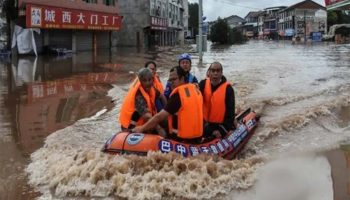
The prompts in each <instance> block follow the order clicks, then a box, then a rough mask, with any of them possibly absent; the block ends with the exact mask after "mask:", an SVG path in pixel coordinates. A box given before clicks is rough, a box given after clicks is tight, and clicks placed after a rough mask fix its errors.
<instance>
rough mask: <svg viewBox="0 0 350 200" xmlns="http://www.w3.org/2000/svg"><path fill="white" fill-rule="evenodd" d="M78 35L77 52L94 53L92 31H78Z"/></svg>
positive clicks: (76, 33)
mask: <svg viewBox="0 0 350 200" xmlns="http://www.w3.org/2000/svg"><path fill="white" fill-rule="evenodd" d="M75 35H76V45H77V51H92V49H93V46H92V44H93V37H92V31H77V32H75Z"/></svg>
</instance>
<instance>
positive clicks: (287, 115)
mask: <svg viewBox="0 0 350 200" xmlns="http://www.w3.org/2000/svg"><path fill="white" fill-rule="evenodd" d="M349 91H350V90H349V87H348V85H347V86H346V87H345V86H342V87H337V88H336V89H334V90H332V89H330V90H327V92H325V91H323V92H320V93H317V94H312V95H306V96H300V97H292V98H289V97H286V98H278V99H277V100H276V99H271V100H268V101H267V100H263V101H262V102H260V103H256V106H255V107H256V110H258V113H259V114H260V115H261V116H262V117H261V119H260V123H259V127H258V130H257V131H256V134H255V135H254V136H253V138H252V139H251V141H250V142H249V145H248V146H247V147H246V148H245V149H246V152H247V153H248V152H249V153H248V155H251V153H253V154H256V153H258V152H259V153H268V154H278V153H281V152H289V151H311V150H320V149H323V150H324V149H333V148H337V147H338V146H339V142H341V141H343V140H346V139H347V138H349V137H350V128H349V127H350V118H349V119H347V121H348V122H347V123H346V125H345V127H340V125H339V123H340V122H341V121H342V120H341V119H339V117H338V116H337V115H338V114H339V112H341V110H342V109H344V108H347V107H349V106H350V95H349V94H350V92H349ZM259 108H260V109H259Z"/></svg>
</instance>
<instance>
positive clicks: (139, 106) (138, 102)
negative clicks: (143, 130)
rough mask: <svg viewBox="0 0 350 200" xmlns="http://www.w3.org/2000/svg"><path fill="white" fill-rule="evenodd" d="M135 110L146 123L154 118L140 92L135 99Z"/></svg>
mask: <svg viewBox="0 0 350 200" xmlns="http://www.w3.org/2000/svg"><path fill="white" fill-rule="evenodd" d="M135 110H136V111H137V112H138V113H139V115H140V116H141V118H142V119H143V120H144V121H148V120H149V119H150V118H151V117H152V114H151V111H150V110H148V107H147V102H146V100H145V98H144V97H143V96H142V95H141V93H139V92H137V94H136V97H135Z"/></svg>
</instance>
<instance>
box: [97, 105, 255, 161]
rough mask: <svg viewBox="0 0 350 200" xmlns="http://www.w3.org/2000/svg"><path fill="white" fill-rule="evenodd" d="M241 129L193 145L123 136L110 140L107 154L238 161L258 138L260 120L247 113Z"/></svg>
mask: <svg viewBox="0 0 350 200" xmlns="http://www.w3.org/2000/svg"><path fill="white" fill-rule="evenodd" d="M236 120H237V122H238V123H237V128H236V129H235V130H232V131H230V132H229V133H228V134H227V135H226V136H225V137H223V138H212V139H209V140H208V139H205V140H204V141H203V142H202V143H199V144H190V143H186V142H181V141H177V140H172V139H167V138H164V137H162V136H160V135H155V134H144V133H131V132H119V133H116V134H115V135H113V136H112V137H111V138H110V139H108V140H107V141H106V143H105V145H104V147H103V148H102V151H103V152H106V153H112V154H137V155H146V154H147V152H148V151H161V152H163V153H169V152H175V153H179V154H181V155H182V156H184V157H190V156H197V155H199V154H204V153H205V154H213V155H217V156H221V157H223V158H225V159H234V158H236V157H237V155H238V154H239V152H240V151H241V150H242V148H243V147H244V146H245V144H246V143H247V142H248V141H249V139H250V138H251V136H252V135H253V134H254V130H255V128H256V127H257V122H258V120H259V118H258V117H257V115H256V113H255V112H254V111H251V109H250V108H249V109H247V110H246V111H244V112H242V113H241V114H240V115H238V116H237V117H236Z"/></svg>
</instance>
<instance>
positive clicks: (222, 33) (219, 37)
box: [209, 17, 230, 44]
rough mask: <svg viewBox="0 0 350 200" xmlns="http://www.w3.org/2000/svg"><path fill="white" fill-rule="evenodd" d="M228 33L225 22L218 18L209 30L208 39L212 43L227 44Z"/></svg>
mask: <svg viewBox="0 0 350 200" xmlns="http://www.w3.org/2000/svg"><path fill="white" fill-rule="evenodd" d="M229 31H230V27H229V26H228V24H227V21H226V20H224V19H221V18H220V17H219V18H218V20H217V21H216V22H215V23H214V24H213V25H212V27H211V28H210V36H209V38H210V40H211V41H212V42H214V43H219V44H228V43H229V37H228V35H229Z"/></svg>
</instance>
